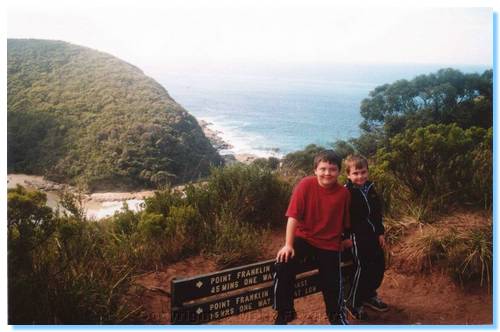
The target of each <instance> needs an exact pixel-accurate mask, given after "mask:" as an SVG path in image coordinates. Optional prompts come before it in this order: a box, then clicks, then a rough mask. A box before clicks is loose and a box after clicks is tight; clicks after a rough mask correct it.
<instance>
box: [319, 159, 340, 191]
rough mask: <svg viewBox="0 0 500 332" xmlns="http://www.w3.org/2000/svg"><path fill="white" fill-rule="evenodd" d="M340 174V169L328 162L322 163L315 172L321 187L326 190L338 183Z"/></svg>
mask: <svg viewBox="0 0 500 332" xmlns="http://www.w3.org/2000/svg"><path fill="white" fill-rule="evenodd" d="M339 173H340V171H339V167H338V166H337V165H335V164H330V163H329V162H327V161H320V162H319V164H318V166H317V167H316V169H315V170H314V175H316V178H317V179H318V183H319V185H320V186H321V187H324V188H330V187H332V186H334V185H335V184H336V183H337V178H338V177H339Z"/></svg>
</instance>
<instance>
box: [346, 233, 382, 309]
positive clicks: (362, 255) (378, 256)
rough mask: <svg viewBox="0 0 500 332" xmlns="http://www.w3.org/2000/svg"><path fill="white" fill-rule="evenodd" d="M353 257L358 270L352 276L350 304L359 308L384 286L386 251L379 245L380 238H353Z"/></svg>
mask: <svg viewBox="0 0 500 332" xmlns="http://www.w3.org/2000/svg"><path fill="white" fill-rule="evenodd" d="M351 238H352V242H353V247H352V256H353V261H354V264H355V265H356V269H355V270H354V271H353V274H352V275H351V278H350V279H351V291H350V292H349V297H348V304H349V305H351V306H354V307H358V306H360V305H362V304H363V301H366V300H367V299H369V298H371V297H373V296H376V295H377V289H378V288H379V287H380V285H381V284H382V279H383V278H384V270H385V260H384V251H383V249H382V248H381V247H380V245H379V243H378V236H377V235H375V234H373V235H371V234H370V235H365V236H360V235H358V236H356V235H355V234H352V236H351Z"/></svg>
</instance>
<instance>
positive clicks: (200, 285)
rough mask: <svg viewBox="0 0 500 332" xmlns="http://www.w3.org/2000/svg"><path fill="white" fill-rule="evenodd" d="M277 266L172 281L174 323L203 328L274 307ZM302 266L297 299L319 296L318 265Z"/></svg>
mask: <svg viewBox="0 0 500 332" xmlns="http://www.w3.org/2000/svg"><path fill="white" fill-rule="evenodd" d="M274 263H275V260H274V259H272V260H268V261H263V262H258V263H254V264H250V265H245V266H240V267H236V268H232V269H227V270H223V271H218V272H214V273H209V274H204V275H199V276H194V277H190V278H183V279H174V280H172V283H171V294H172V299H171V301H172V302H171V323H172V324H183V325H190V324H203V323H207V322H210V321H214V320H217V319H221V318H225V317H229V316H233V315H237V314H240V313H243V312H248V311H251V310H256V309H260V308H263V307H267V306H270V305H272V304H273V301H274V299H273V295H274V292H273V289H272V280H273V273H274V271H273V266H274ZM350 265H351V263H350V262H347V263H345V262H344V263H342V266H343V267H346V266H350ZM299 266H300V270H299V271H297V272H298V273H297V274H298V276H297V279H296V281H295V292H294V296H295V298H299V297H302V296H306V295H309V294H313V293H317V292H319V291H320V289H319V286H318V282H319V281H318V271H317V263H316V262H315V261H312V260H310V261H303V262H301V263H300V264H299Z"/></svg>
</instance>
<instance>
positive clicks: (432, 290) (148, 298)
mask: <svg viewBox="0 0 500 332" xmlns="http://www.w3.org/2000/svg"><path fill="white" fill-rule="evenodd" d="M282 237H283V234H282V232H275V233H273V234H271V236H270V238H269V240H268V242H267V243H268V244H267V245H266V248H265V251H266V252H267V253H268V254H267V257H268V258H271V257H273V255H274V254H275V252H276V251H277V250H278V248H279V247H280V245H281V243H282ZM217 270H218V268H217V266H216V264H215V263H214V262H213V261H211V260H210V259H207V258H205V257H202V256H196V257H193V258H191V259H189V260H185V261H182V262H178V263H176V264H173V265H171V266H169V267H166V268H165V269H162V270H160V271H157V272H151V273H148V274H144V275H142V276H139V277H137V278H136V284H137V285H140V287H141V288H142V289H143V290H144V292H143V294H142V295H141V297H140V298H139V299H138V300H139V301H140V303H141V304H142V305H143V306H144V310H145V311H146V312H147V313H148V315H147V316H148V317H147V322H148V323H149V324H169V323H170V297H169V292H170V289H169V287H170V281H171V280H172V278H173V277H174V276H192V275H197V274H202V273H208V272H212V271H217ZM379 295H380V296H381V298H383V299H384V301H386V302H387V303H388V304H389V306H390V310H389V311H388V312H385V313H379V312H375V311H371V310H368V314H369V315H370V318H369V320H368V321H366V322H357V321H353V320H351V323H352V324H370V325H378V324H380V325H391V324H395V325H400V324H403V325H413V324H423V325H425V324H430V325H437V324H458V325H463V324H492V321H493V318H492V317H493V309H492V308H493V305H492V296H491V295H490V294H488V292H487V291H486V290H485V289H469V290H464V289H461V288H460V287H458V286H457V285H456V284H454V283H453V282H452V281H451V280H450V279H449V277H448V276H446V275H441V274H437V273H435V274H433V275H428V276H415V275H404V274H401V273H398V272H396V271H395V270H393V269H391V268H389V269H388V270H387V271H386V274H385V278H384V282H383V284H382V286H381V288H380V292H379ZM295 305H296V310H297V312H298V318H297V319H296V320H295V321H293V322H292V323H291V324H313V325H321V324H327V323H328V322H327V320H326V319H325V314H324V304H323V299H322V296H321V294H320V293H317V294H314V295H310V296H307V297H304V298H300V299H297V300H296V302H295ZM273 316H274V312H273V310H272V309H271V308H270V307H267V308H264V309H261V310H255V311H251V312H248V313H244V314H241V315H238V316H233V317H229V318H226V319H223V320H219V321H215V322H212V323H211V324H242V325H247V324H248V325H262V324H272V322H273Z"/></svg>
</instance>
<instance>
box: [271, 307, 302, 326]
mask: <svg viewBox="0 0 500 332" xmlns="http://www.w3.org/2000/svg"><path fill="white" fill-rule="evenodd" d="M295 318H297V312H295V310H291V311H278V313H277V314H276V317H275V318H274V325H287V324H288V323H290V322H291V321H292V320H294V319H295Z"/></svg>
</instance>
